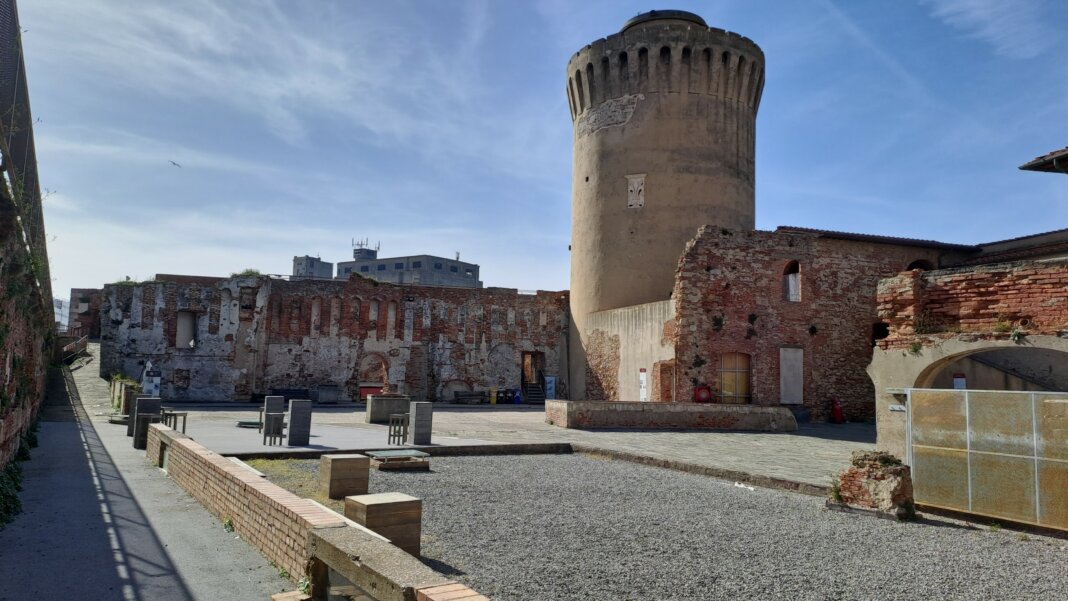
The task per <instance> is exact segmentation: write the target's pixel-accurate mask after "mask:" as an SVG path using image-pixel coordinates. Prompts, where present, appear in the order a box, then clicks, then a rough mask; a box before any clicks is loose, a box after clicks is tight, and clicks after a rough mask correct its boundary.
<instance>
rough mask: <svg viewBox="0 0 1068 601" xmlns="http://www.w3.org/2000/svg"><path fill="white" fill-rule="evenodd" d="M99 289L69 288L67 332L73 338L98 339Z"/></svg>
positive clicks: (100, 292)
mask: <svg viewBox="0 0 1068 601" xmlns="http://www.w3.org/2000/svg"><path fill="white" fill-rule="evenodd" d="M101 295H102V291H101V290H100V289H99V288H71V290H70V313H69V318H68V321H67V332H68V333H69V334H70V335H71V336H74V337H79V338H80V337H82V336H88V337H89V338H100V300H101Z"/></svg>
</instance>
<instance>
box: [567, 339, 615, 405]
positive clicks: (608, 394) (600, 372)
mask: <svg viewBox="0 0 1068 601" xmlns="http://www.w3.org/2000/svg"><path fill="white" fill-rule="evenodd" d="M618 382H619V336H617V335H611V336H610V335H608V334H606V333H605V332H602V331H601V330H594V331H592V332H590V335H589V338H588V339H587V341H586V398H588V399H598V400H613V399H616V398H618V396H617V395H616V392H617V391H616V386H617V385H618ZM557 396H559V395H557Z"/></svg>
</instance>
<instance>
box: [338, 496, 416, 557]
mask: <svg viewBox="0 0 1068 601" xmlns="http://www.w3.org/2000/svg"><path fill="white" fill-rule="evenodd" d="M345 517H347V518H349V519H350V520H352V521H354V522H356V523H357V524H360V525H361V526H364V527H366V528H368V529H369V530H373V531H374V532H377V533H378V534H381V535H382V536H384V537H386V538H388V539H389V541H390V542H391V543H393V544H394V545H396V546H398V547H400V548H401V549H404V550H405V551H407V552H408V553H411V554H412V555H416V556H418V555H419V551H420V539H421V536H422V522H423V501H422V500H421V499H417V498H416V497H412V496H409V495H406V494H404V493H399V492H386V493H376V494H372V495H353V496H350V497H345Z"/></svg>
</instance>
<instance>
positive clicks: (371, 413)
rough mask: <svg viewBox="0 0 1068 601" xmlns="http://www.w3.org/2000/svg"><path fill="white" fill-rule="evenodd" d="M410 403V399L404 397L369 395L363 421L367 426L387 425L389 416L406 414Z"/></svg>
mask: <svg viewBox="0 0 1068 601" xmlns="http://www.w3.org/2000/svg"><path fill="white" fill-rule="evenodd" d="M411 402H412V398H411V397H410V396H405V395H399V394H397V395H377V394H373V395H370V396H368V397H367V411H366V412H365V413H364V418H363V419H364V421H365V422H367V423H369V424H388V423H389V416H390V415H391V414H393V413H407V412H408V405H409V403H411Z"/></svg>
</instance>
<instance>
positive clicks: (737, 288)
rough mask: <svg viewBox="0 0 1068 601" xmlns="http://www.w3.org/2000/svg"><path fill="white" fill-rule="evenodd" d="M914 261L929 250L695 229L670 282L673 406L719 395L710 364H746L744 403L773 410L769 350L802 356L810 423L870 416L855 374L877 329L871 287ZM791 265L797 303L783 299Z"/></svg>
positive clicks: (774, 363) (869, 401) (774, 379)
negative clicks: (697, 393) (834, 408)
mask: <svg viewBox="0 0 1068 601" xmlns="http://www.w3.org/2000/svg"><path fill="white" fill-rule="evenodd" d="M917 259H923V260H928V261H931V262H932V263H937V260H938V252H937V251H936V250H933V249H928V248H922V247H913V246H897V245H890V244H876V243H873V242H862V241H852V240H840V239H832V238H822V237H819V236H816V235H812V234H805V233H784V232H763V231H733V230H724V229H720V228H712V227H708V226H706V227H704V228H702V229H701V231H700V232H699V233H698V235H697V237H696V238H695V239H694V240H693V241H691V242H690V244H689V245H687V248H686V250H685V252H684V253H683V255H682V257H681V258H680V261H679V268H678V271H677V272H676V279H675V290H674V293H673V298H674V300H675V307H676V309H675V313H676V320H675V321H676V334H675V336H676V339H675V357H676V362H677V365H676V369H677V370H678V373H677V390H676V395H677V396H676V398H677V399H679V400H690V399H692V398H693V390H694V387H695V386H697V385H708V386H711V387H712V389H713V390H719V389H720V357H721V355H722V354H723V353H732V352H734V353H745V354H747V355H749V357H750V382H751V388H750V390H751V394H752V402H753V403H754V404H759V405H777V404H779V402H780V384H779V350H780V348H783V347H794V348H800V349H802V350H803V366H804V367H803V386H804V393H803V398H804V406H805V407H807V408H809V409H811V411H812V415H813V418H814V419H817V420H820V419H826V418H827V417H828V416H829V410H830V400H831V399H835V398H837V399H839V400H840V401H841V402H842V405H843V409H844V412H845V416H846V418H847V419H852V420H863V419H871V418H872V417H873V416H874V401H873V399H874V389H873V387H872V384H871V381H870V379H869V378H868V375H867V373H866V372H865V368H866V367H867V365H868V363H869V361H870V360H871V354H872V342H873V325H874V324H875V323H876V322H878V321H879V319H878V314H877V311H876V301H875V297H876V289H877V285H878V282H879V278H881V277H886V276H887V275H891V274H894V273H897V272H899V271H901V270H902V269H904V268H905V267H906V266H907V265H908V264H910V263H911V262H913V261H915V260H917ZM791 261H797V262H798V263H799V265H800V273H801V298H800V302H789V301H787V300H785V298H784V290H783V277H784V272H785V270H786V268H787V266H788V264H789V263H790V262H791Z"/></svg>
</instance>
